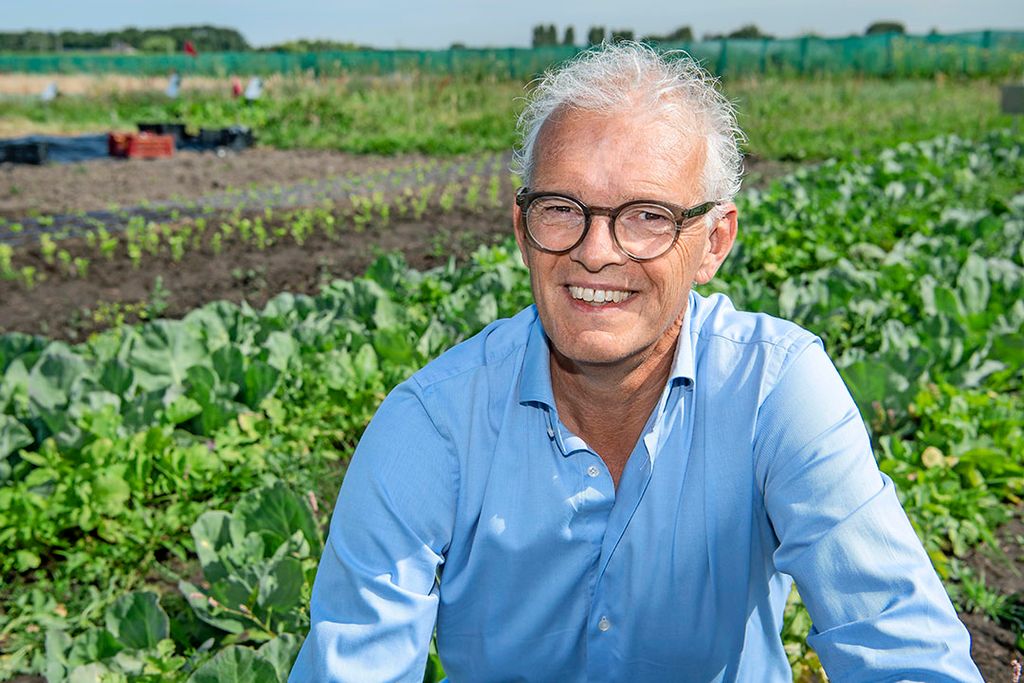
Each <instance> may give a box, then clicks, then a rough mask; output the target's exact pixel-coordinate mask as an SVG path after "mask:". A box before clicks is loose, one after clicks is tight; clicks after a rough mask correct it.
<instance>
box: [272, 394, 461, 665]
mask: <svg viewBox="0 0 1024 683" xmlns="http://www.w3.org/2000/svg"><path fill="white" fill-rule="evenodd" d="M457 474H458V473H457V465H456V461H455V458H454V454H453V452H452V449H451V444H450V441H449V440H448V439H447V438H446V435H445V434H442V432H441V431H440V430H439V429H438V428H437V426H436V425H435V424H434V422H433V421H432V420H431V418H430V416H429V415H428V412H427V410H426V408H425V407H424V405H423V401H422V396H421V394H420V392H419V390H418V388H417V386H416V385H415V383H414V382H413V381H409V382H406V383H404V384H402V385H399V387H397V388H396V389H395V390H394V391H393V392H392V393H391V394H390V395H389V396H388V397H387V399H385V400H384V402H383V403H382V404H381V406H380V408H379V409H378V411H377V414H376V415H375V416H374V418H373V420H372V421H371V423H370V425H369V426H368V427H367V429H366V432H365V433H364V434H363V437H362V439H361V440H360V442H359V446H358V447H357V448H356V452H355V454H354V455H353V457H352V461H351V463H350V465H349V467H348V471H347V473H346V474H345V478H344V481H343V483H342V486H341V492H340V494H339V495H338V502H337V504H336V506H335V508H334V514H333V517H332V518H331V527H330V533H329V535H328V538H327V543H326V547H325V548H324V553H323V557H322V558H321V559H320V565H319V568H318V570H317V575H316V580H315V582H314V584H313V593H312V599H311V604H310V622H311V623H310V631H309V635H308V636H307V637H306V640H305V642H304V643H303V645H302V649H301V650H300V652H299V655H298V658H297V660H296V662H295V666H294V667H293V669H292V672H291V675H290V677H289V679H288V680H289V682H290V683H299V682H306V681H316V682H317V683H320V682H324V681H358V682H363V681H415V682H416V683H419V682H420V681H422V680H423V674H424V670H425V666H426V660H427V652H428V648H429V645H430V638H431V635H432V633H433V629H434V622H435V620H436V616H437V604H438V597H437V590H436V588H435V585H434V584H435V576H436V572H437V569H438V567H439V566H440V565H441V563H442V562H443V561H444V554H445V552H446V551H447V547H448V544H449V543H450V540H451V534H452V528H453V524H454V518H455V500H456V492H457V490H458V486H457Z"/></svg>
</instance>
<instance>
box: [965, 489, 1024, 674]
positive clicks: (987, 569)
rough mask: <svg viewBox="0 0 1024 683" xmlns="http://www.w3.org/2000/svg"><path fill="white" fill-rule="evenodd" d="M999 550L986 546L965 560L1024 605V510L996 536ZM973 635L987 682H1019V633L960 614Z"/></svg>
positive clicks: (990, 583)
mask: <svg viewBox="0 0 1024 683" xmlns="http://www.w3.org/2000/svg"><path fill="white" fill-rule="evenodd" d="M996 537H997V540H998V541H999V546H1000V547H999V548H998V549H993V548H991V547H989V546H987V545H981V546H978V547H977V548H974V549H973V550H972V551H971V552H970V554H969V555H968V556H967V558H965V560H966V563H967V565H968V566H970V567H971V569H973V570H974V572H975V574H976V575H978V576H980V577H983V578H984V580H985V585H986V586H988V587H989V588H990V589H992V590H995V591H998V592H999V593H1000V594H1002V595H1007V596H1016V599H1017V602H1018V603H1024V509H1018V510H1017V515H1016V517H1015V518H1014V519H1012V520H1011V521H1010V522H1008V523H1007V524H1004V525H1003V526H1002V527H1001V528H1000V529H999V531H998V533H997V534H996ZM960 618H961V619H962V620H963V622H964V624H966V625H967V629H968V630H969V631H970V632H971V655H972V656H973V657H974V661H975V663H976V664H977V665H978V668H979V669H981V674H982V676H984V678H985V680H986V681H991V682H995V683H1004V682H1005V683H1011V682H1013V683H1016V682H1015V681H1014V679H1013V677H1012V672H1013V662H1014V661H1015V660H1016V661H1018V662H1021V663H1022V664H1024V651H1021V650H1020V649H1018V648H1017V646H1016V643H1017V634H1016V633H1014V631H1013V629H1012V628H1010V626H1009V625H1008V624H1002V623H998V622H996V621H993V620H992V619H990V618H988V617H987V616H985V615H983V614H961V615H960Z"/></svg>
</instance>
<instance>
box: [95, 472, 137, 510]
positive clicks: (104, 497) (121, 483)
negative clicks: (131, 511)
mask: <svg viewBox="0 0 1024 683" xmlns="http://www.w3.org/2000/svg"><path fill="white" fill-rule="evenodd" d="M127 469H128V466H127V465H125V464H120V465H110V466H108V467H105V468H103V469H102V470H100V471H99V472H98V473H97V474H96V476H95V478H94V479H93V481H92V494H93V495H92V498H91V499H90V501H89V502H91V503H92V505H93V507H95V508H96V510H98V511H99V512H101V513H103V514H106V515H108V516H115V515H118V514H120V513H122V512H123V511H124V510H123V508H124V505H125V503H127V502H128V499H129V498H131V495H132V489H131V487H130V486H129V485H128V482H127V481H125V479H124V476H125V472H126V470H127Z"/></svg>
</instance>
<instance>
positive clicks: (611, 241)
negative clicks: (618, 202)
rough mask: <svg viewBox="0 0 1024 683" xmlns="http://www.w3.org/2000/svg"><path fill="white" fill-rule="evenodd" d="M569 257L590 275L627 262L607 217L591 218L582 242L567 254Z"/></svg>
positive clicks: (610, 221)
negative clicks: (606, 267) (609, 266)
mask: <svg viewBox="0 0 1024 683" xmlns="http://www.w3.org/2000/svg"><path fill="white" fill-rule="evenodd" d="M569 257H570V258H571V259H572V260H574V261H576V262H577V263H579V264H580V265H582V266H583V267H584V268H586V269H587V270H589V271H590V272H592V273H596V272H598V271H599V270H601V269H602V268H604V267H605V266H608V265H623V264H625V263H626V261H628V260H629V257H628V256H627V255H626V253H625V252H624V251H622V249H620V248H619V245H618V244H616V242H615V236H614V235H613V234H612V219H611V218H610V217H608V216H593V217H591V219H590V228H589V229H588V230H587V234H586V235H584V236H583V241H582V242H580V243H579V244H578V245H576V247H574V248H573V250H572V251H571V252H569Z"/></svg>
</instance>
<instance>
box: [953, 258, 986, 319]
mask: <svg viewBox="0 0 1024 683" xmlns="http://www.w3.org/2000/svg"><path fill="white" fill-rule="evenodd" d="M957 286H958V288H959V290H960V292H961V293H962V294H963V303H964V307H965V308H966V309H967V312H969V313H978V312H980V311H984V310H985V308H986V307H987V306H988V298H989V295H990V293H991V291H992V286H991V285H990V284H989V277H988V264H986V263H985V259H983V258H981V257H980V256H978V255H977V254H974V253H971V254H969V255H968V256H967V261H966V262H965V263H964V267H963V268H962V269H961V270H960V275H959V276H958V277H957Z"/></svg>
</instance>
